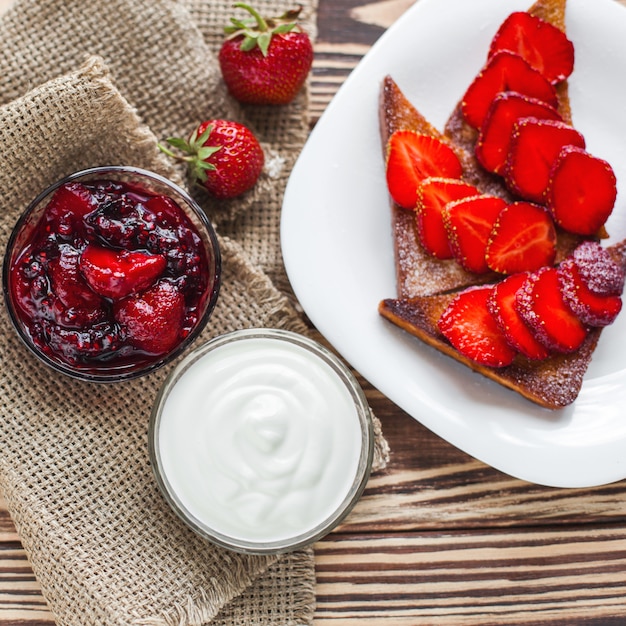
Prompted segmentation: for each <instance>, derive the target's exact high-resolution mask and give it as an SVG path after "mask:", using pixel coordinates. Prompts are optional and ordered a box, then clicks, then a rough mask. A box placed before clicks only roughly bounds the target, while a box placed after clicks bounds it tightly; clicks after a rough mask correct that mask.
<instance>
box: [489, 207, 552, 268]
mask: <svg viewBox="0 0 626 626" xmlns="http://www.w3.org/2000/svg"><path fill="white" fill-rule="evenodd" d="M555 257H556V229H555V227H554V222H553V221H552V218H551V217H550V214H549V213H548V212H547V211H546V209H544V208H543V207H542V206H539V205H537V204H532V203H530V202H513V203H511V204H509V205H508V206H507V207H505V208H504V209H503V210H502V211H501V212H500V214H499V215H498V218H497V220H496V222H495V224H494V225H493V229H492V230H491V234H490V235H489V241H488V243H487V250H486V252H485V259H486V261H487V265H488V266H489V268H490V269H492V270H493V271H494V272H500V273H502V274H514V273H516V272H534V271H535V270H538V269H539V268H540V267H543V266H544V265H552V264H553V263H554V259H555Z"/></svg>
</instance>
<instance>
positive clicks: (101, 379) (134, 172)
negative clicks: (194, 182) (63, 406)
mask: <svg viewBox="0 0 626 626" xmlns="http://www.w3.org/2000/svg"><path fill="white" fill-rule="evenodd" d="M107 174H111V175H118V176H121V175H124V174H127V175H129V176H137V177H140V178H147V179H149V180H152V181H154V182H156V183H158V184H160V185H163V186H164V187H166V188H168V189H171V190H172V191H173V192H174V193H175V194H178V196H180V197H181V198H182V199H183V200H184V201H185V203H186V204H187V205H188V207H189V208H190V210H191V211H192V212H193V214H194V216H195V217H196V218H197V219H198V220H199V221H200V223H201V224H202V227H203V228H204V229H205V231H206V235H207V238H208V241H209V245H210V248H211V254H212V256H213V265H214V266H215V267H214V271H215V275H214V279H213V285H212V287H211V289H210V294H209V297H208V299H207V304H206V309H205V311H204V313H203V315H202V317H201V318H200V319H199V320H198V323H197V324H196V326H195V327H194V328H193V330H192V332H190V333H189V335H188V336H187V337H185V339H184V340H183V341H181V342H180V344H178V345H177V346H176V347H175V348H174V349H173V350H172V351H171V352H169V353H168V354H166V355H165V356H163V357H161V358H160V359H157V360H156V361H154V362H152V363H149V364H147V365H145V366H143V367H140V368H137V369H135V370H129V371H112V372H111V373H110V374H107V373H105V372H104V371H103V372H98V373H90V372H81V371H80V370H79V369H76V368H72V367H71V366H69V365H67V364H63V363H60V362H59V361H55V360H54V359H51V358H50V357H48V356H47V355H46V354H45V353H43V352H41V351H40V350H38V349H37V348H36V347H35V346H34V345H33V344H32V341H31V340H30V338H29V337H28V334H27V333H26V332H25V331H24V329H23V328H22V325H21V324H20V323H19V321H18V319H17V315H16V313H15V310H14V306H13V303H12V298H11V294H10V276H9V274H10V272H9V266H10V264H11V256H12V253H13V248H14V245H15V243H16V240H17V238H18V237H19V236H20V234H21V231H22V228H23V227H24V225H25V224H26V223H27V222H28V219H29V218H30V216H31V215H32V213H33V212H34V211H35V210H36V209H37V207H38V206H39V205H40V204H41V202H43V201H44V200H45V199H46V198H47V197H48V196H50V195H51V194H53V193H54V192H55V191H56V190H57V189H58V188H59V187H61V186H62V185H65V184H66V183H69V182H72V181H75V180H81V179H85V178H94V177H97V176H106V175H107ZM221 270H222V258H221V250H220V245H219V241H218V238H217V234H216V232H215V229H214V228H213V225H212V224H211V221H210V220H209V218H208V217H207V215H206V213H205V212H204V211H203V210H202V208H201V207H200V205H199V204H198V203H197V202H196V200H194V198H193V197H192V196H191V195H190V194H189V193H188V192H187V191H186V190H185V189H183V188H182V187H181V186H180V185H178V184H176V183H175V182H174V181H172V180H170V179H169V178H166V177H165V176H163V175H161V174H158V173H156V172H153V171H151V170H148V169H144V168H141V167H137V166H133V165H98V166H94V167H89V168H85V169H82V170H77V171H75V172H72V173H71V174H68V175H66V176H64V177H62V178H60V179H58V180H57V181H55V182H54V183H52V184H51V185H49V186H48V187H46V188H45V189H44V190H43V191H41V192H39V193H38V194H37V195H36V196H35V198H34V199H33V200H31V201H30V202H29V203H28V205H27V206H26V208H25V209H24V211H22V213H21V214H20V216H19V217H18V219H17V221H16V222H15V225H14V226H13V229H12V230H11V234H10V236H9V239H8V240H7V245H6V249H5V253H4V259H3V266H2V291H3V296H4V301H5V304H6V307H7V312H8V314H9V319H10V321H11V324H12V326H13V328H14V329H15V331H16V333H17V335H18V337H19V338H20V340H21V342H22V343H23V345H25V346H26V348H28V350H29V351H30V352H31V353H32V354H34V355H35V356H36V357H37V358H38V359H39V360H40V361H41V362H42V363H45V364H46V365H47V366H48V367H50V368H51V369H53V370H54V371H57V372H60V373H62V374H64V375H66V376H69V377H70V378H74V379H78V380H83V381H88V382H96V383H116V382H125V381H128V380H132V379H134V378H138V377H140V376H145V375H147V374H151V373H152V372H154V371H156V370H158V369H160V368H161V367H163V366H164V365H166V364H168V363H170V362H171V361H172V360H174V359H175V358H176V357H178V356H180V354H181V353H182V352H183V351H184V350H185V349H186V348H187V347H188V346H189V345H190V344H191V343H192V342H193V341H194V340H195V339H196V338H197V337H198V335H199V334H200V333H201V332H202V330H203V329H204V328H205V327H206V325H207V323H208V321H209V318H210V316H211V313H212V312H213V309H214V308H215V305H216V302H217V298H218V295H219V291H220V287H221Z"/></svg>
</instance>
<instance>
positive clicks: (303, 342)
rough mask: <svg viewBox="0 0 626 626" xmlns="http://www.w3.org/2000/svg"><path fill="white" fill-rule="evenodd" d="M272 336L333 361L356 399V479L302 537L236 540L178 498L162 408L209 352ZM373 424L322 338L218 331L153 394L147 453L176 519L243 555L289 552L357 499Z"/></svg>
mask: <svg viewBox="0 0 626 626" xmlns="http://www.w3.org/2000/svg"><path fill="white" fill-rule="evenodd" d="M258 338H268V339H273V340H278V341H285V342H290V343H293V344H295V345H297V346H299V347H301V348H304V349H305V350H307V351H308V352H309V353H311V354H312V355H313V356H315V357H317V358H320V359H321V360H322V361H323V362H324V363H326V364H327V365H329V366H330V367H331V369H332V370H333V372H334V373H335V374H336V375H337V376H338V377H339V378H340V379H341V381H342V382H343V384H344V386H345V387H346V389H347V390H348V391H349V393H350V396H351V398H352V400H353V402H354V407H355V411H356V414H357V419H358V420H359V426H360V431H361V450H360V455H359V462H358V466H357V469H356V472H355V476H354V480H353V482H352V485H351V487H350V489H349V490H348V491H347V493H346V495H345V497H344V498H343V500H342V502H341V504H340V505H339V506H338V507H337V509H336V510H335V511H334V512H333V513H331V514H330V515H329V516H328V517H327V518H326V519H324V520H322V521H321V522H320V523H319V524H317V525H316V526H314V527H312V528H310V529H309V530H307V531H304V532H302V533H300V534H298V535H295V536H292V537H288V538H285V539H281V540H277V541H267V542H263V541H248V540H245V539H239V538H234V537H231V536H228V535H226V534H223V533H220V532H218V531H216V530H215V529H213V528H211V527H210V526H209V525H208V524H206V523H204V522H202V520H199V519H197V518H196V517H194V516H193V515H192V514H191V513H190V512H189V511H188V510H187V509H186V507H185V506H184V504H183V503H182V502H181V500H180V499H179V498H178V497H177V495H176V492H175V490H174V489H173V488H172V487H171V485H170V484H169V482H168V480H167V477H166V476H165V471H164V469H163V464H162V462H161V456H160V452H159V432H160V424H161V415H162V410H163V406H164V404H165V401H166V400H167V397H168V395H169V392H170V391H171V389H172V388H173V387H174V385H175V384H176V382H177V381H178V379H179V378H181V376H182V375H183V374H184V373H185V372H186V371H187V370H188V369H189V368H190V367H191V366H192V365H193V364H194V363H196V361H198V360H199V359H200V358H202V357H203V356H204V355H205V354H207V353H209V352H211V351H213V350H216V349H218V348H220V347H221V346H224V345H227V344H229V343H232V342H234V341H246V340H250V339H258ZM374 438H375V435H374V427H373V420H372V412H371V409H370V407H369V404H368V402H367V398H366V396H365V393H364V391H363V389H362V387H361V385H360V384H359V382H358V381H357V379H356V377H355V376H354V374H352V372H351V371H350V369H349V368H348V367H347V366H346V365H345V364H344V363H343V362H342V361H341V360H340V359H339V358H338V357H337V356H336V355H335V354H334V353H332V352H331V351H330V350H328V349H327V348H326V347H324V346H323V345H322V344H320V343H319V342H317V341H315V340H314V339H311V338H309V337H307V336H305V335H302V334H300V333H296V332H294V331H289V330H284V329H276V328H252V329H243V330H235V331H231V332H228V333H225V334H223V335H219V336H217V337H215V338H213V339H210V340H209V341H207V342H205V343H203V344H201V345H200V346H197V347H196V348H194V349H193V350H192V351H190V352H189V353H188V354H187V355H186V356H185V357H184V358H183V359H182V360H181V361H179V363H178V364H177V365H176V367H175V368H174V369H173V370H172V371H171V372H170V373H169V374H168V376H167V378H166V379H165V380H164V382H163V384H162V385H161V387H160V388H159V391H158V393H157V396H156V398H155V401H154V404H153V407H152V411H151V414H150V419H149V424H148V455H149V458H150V464H151V466H152V470H153V474H154V476H155V479H156V482H157V485H158V487H159V490H160V491H161V494H162V495H163V497H164V498H165V500H166V501H167V503H168V504H169V505H170V507H171V508H172V510H173V511H174V512H175V513H176V514H177V515H178V517H179V518H180V519H181V520H182V521H183V522H184V523H185V524H186V525H187V526H188V527H189V528H191V529H192V530H193V531H194V532H196V533H197V534H198V535H200V536H201V537H203V538H205V539H208V540H209V541H211V542H212V543H214V544H216V545H218V546H221V547H223V548H227V549H230V550H233V551H236V552H240V553H244V554H280V553H284V552H291V551H293V550H297V549H300V548H304V547H306V546H309V545H311V544H312V543H314V542H316V541H318V540H319V539H321V538H322V537H324V536H325V535H327V534H328V533H329V532H330V531H331V530H333V528H335V527H336V526H337V525H338V524H340V523H341V522H342V521H343V520H344V519H345V518H346V516H347V515H348V514H349V513H350V511H351V510H352V509H353V508H354V505H355V504H356V503H357V501H358V500H359V498H360V497H361V495H362V494H363V491H364V489H365V486H366V484H367V481H368V479H369V476H370V472H371V468H372V462H373V457H374Z"/></svg>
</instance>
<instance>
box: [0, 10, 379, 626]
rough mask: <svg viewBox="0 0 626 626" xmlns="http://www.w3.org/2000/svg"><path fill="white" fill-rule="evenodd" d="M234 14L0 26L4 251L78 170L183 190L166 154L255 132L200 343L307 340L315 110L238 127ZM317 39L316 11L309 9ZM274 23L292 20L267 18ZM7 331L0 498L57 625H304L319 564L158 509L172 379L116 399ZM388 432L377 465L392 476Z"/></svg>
mask: <svg viewBox="0 0 626 626" xmlns="http://www.w3.org/2000/svg"><path fill="white" fill-rule="evenodd" d="M230 4H231V3H230V0H206V1H205V2H200V0H181V1H180V2H174V1H171V0H107V1H106V2H105V1H104V0H23V1H19V0H18V2H17V3H16V5H15V6H14V7H13V8H12V9H11V10H10V11H9V12H8V13H7V14H6V15H5V16H3V18H2V19H1V20H0V104H1V105H2V106H0V154H1V155H2V165H1V167H0V190H1V192H0V235H1V252H2V254H4V250H5V248H6V243H7V239H8V237H9V233H10V231H11V228H12V227H13V225H14V223H15V221H16V220H17V218H18V215H19V214H20V213H21V211H22V210H23V209H24V208H25V206H26V204H27V203H28V202H29V201H30V200H31V199H32V198H33V197H34V196H35V195H36V194H37V192H39V191H40V190H41V189H43V188H44V187H45V186H47V185H48V184H50V183H51V182H53V181H55V180H57V179H58V178H59V177H61V176H63V175H65V174H68V173H70V172H72V171H75V170H77V169H81V168H84V167H88V166H94V165H103V164H128V165H136V166H141V167H144V168H147V169H151V170H153V171H156V172H159V173H161V174H164V175H165V176H168V177H170V178H172V179H174V180H176V181H178V182H180V183H182V184H187V183H188V181H186V180H185V173H184V171H183V170H180V169H176V167H177V166H176V167H175V166H173V165H172V163H171V162H168V161H167V160H166V157H164V156H163V155H162V154H161V153H160V152H159V151H158V149H157V147H156V145H157V141H158V140H160V139H163V138H165V137H166V136H169V135H180V134H186V133H187V132H189V130H190V128H191V127H192V125H193V124H195V123H198V122H199V121H201V120H202V119H205V118H207V117H212V116H216V117H230V118H232V119H238V120H239V121H242V122H244V123H247V124H248V125H249V126H251V127H252V128H253V129H254V130H255V132H256V133H257V135H258V136H259V138H260V139H261V141H262V143H263V146H264V148H265V151H266V156H267V166H266V168H265V172H264V174H263V177H262V180H261V181H260V183H259V185H258V186H257V187H256V188H255V190H254V191H252V192H250V193H249V194H247V196H245V197H244V198H242V199H240V200H238V201H233V202H230V203H227V204H222V205H217V204H215V203H214V202H211V201H209V200H208V198H207V196H206V194H204V193H202V192H198V191H197V190H194V192H193V193H194V194H195V195H196V196H197V197H198V199H200V200H201V202H202V204H203V206H204V208H205V210H206V211H207V213H208V214H209V215H210V217H211V218H212V219H213V221H214V223H215V224H216V225H217V227H218V233H219V239H220V244H221V249H222V255H223V284H222V289H221V293H220V298H219V301H218V305H217V307H216V309H215V312H214V314H213V316H212V319H211V321H210V323H209V327H208V329H207V330H206V331H205V332H204V334H203V337H202V338H201V339H200V341H202V340H205V339H208V338H209V337H212V336H215V335H219V334H222V333H224V332H227V331H231V330H235V329H239V328H247V327H262V326H270V327H276V328H287V329H291V330H295V331H298V332H303V333H307V332H308V328H307V326H306V325H305V323H304V321H303V319H302V318H301V315H300V314H299V313H298V311H297V309H296V307H295V306H294V303H293V298H292V294H291V293H290V292H289V286H288V284H287V281H286V276H285V273H284V269H283V265H282V259H281V256H280V246H279V215H280V205H281V200H282V193H283V190H284V185H285V183H286V181H287V177H288V175H289V172H290V170H291V166H292V164H293V163H294V161H295V159H296V157H297V155H298V152H299V150H300V148H301V147H302V144H303V142H304V141H305V139H306V136H307V132H308V120H307V116H306V107H307V92H306V90H304V91H303V93H302V94H301V95H300V96H299V98H298V100H297V101H296V102H295V103H294V104H292V105H289V106H286V107H281V108H278V109H276V108H274V109H273V108H267V107H256V108H255V107H248V108H247V109H246V110H242V109H241V108H240V107H238V106H237V105H236V104H235V103H233V102H232V101H231V100H230V99H229V98H228V96H227V94H226V92H225V90H224V88H223V85H222V82H221V78H220V75H219V69H218V66H217V64H216V62H215V55H214V53H215V50H216V49H217V47H218V46H219V42H220V41H221V37H222V31H221V29H222V27H223V25H224V24H225V23H226V22H227V16H228V14H229V13H230V10H231V9H230ZM301 4H303V5H304V10H303V16H304V18H305V22H306V24H307V26H308V28H309V29H311V32H312V29H313V21H314V18H315V9H316V6H315V4H314V0H305V1H304V2H301ZM256 5H257V6H258V7H259V8H260V9H261V10H263V11H270V12H276V11H278V10H282V9H283V8H284V5H279V4H278V3H275V2H274V1H267V0H265V1H260V2H256ZM1 315H2V319H1V320H0V323H1V324H2V326H1V329H0V353H1V358H2V368H1V371H0V393H1V397H2V400H1V403H0V411H1V413H0V484H1V486H2V489H3V492H4V496H5V498H6V502H7V506H8V508H9V510H10V512H11V515H12V517H13V519H14V521H15V523H16V525H17V528H18V531H19V534H20V537H21V539H22V542H23V545H24V548H25V550H26V551H27V554H28V556H29V559H30V562H31V563H32V566H33V569H34V571H35V574H36V575H37V578H38V580H39V582H40V584H41V587H42V589H43V592H44V595H45V597H46V599H47V601H48V603H49V605H50V608H51V610H52V611H53V613H54V615H55V619H56V620H57V623H58V624H67V625H70V624H71V625H78V624H85V625H87V624H88V625H94V626H96V625H97V626H106V625H121V624H141V625H154V626H156V625H166V624H167V625H170V624H171V625H178V626H185V625H192V624H209V623H210V624H216V625H218V624H242V625H243V624H246V625H249V624H250V625H251V624H263V625H266V624H272V625H273V624H276V625H278V624H280V625H287V624H309V623H311V622H312V615H313V610H314V606H315V572H314V562H313V554H312V551H311V550H310V549H308V550H300V551H297V552H294V553H292V554H288V555H284V556H281V557H276V556H244V555H239V554H236V553H232V552H229V551H226V550H223V549H220V548H218V547H215V546H213V545H211V544H209V543H208V542H206V541H204V540H202V539H199V538H198V537H197V536H196V535H194V534H193V533H192V532H191V531H189V530H188V529H187V528H186V527H185V526H184V525H183V524H182V523H181V522H180V521H179V520H178V518H177V517H175V515H174V514H173V513H172V512H171V511H170V509H169V507H168V506H167V504H166V503H165V501H164V500H163V498H162V497H161V495H160V494H159V492H158V490H157V487H156V483H155V481H154V479H153V476H152V472H151V468H150V466H149V460H148V456H147V421H148V416H149V412H150V408H151V406H152V402H153V400H154V397H155V394H156V391H157V389H158V387H159V385H160V383H161V382H162V380H163V378H164V377H165V375H166V374H167V371H168V370H169V368H166V369H164V370H162V371H160V372H157V373H155V374H153V375H151V376H149V377H146V378H143V379H140V380H136V381H132V382H128V383H124V384H118V385H97V384H88V383H81V382H78V381H71V380H69V379H67V378H65V377H60V376H57V375H55V374H54V373H53V372H52V371H51V370H50V369H48V368H46V367H44V366H42V365H40V364H39V363H38V362H37V361H36V360H35V359H34V358H33V357H31V356H30V354H29V353H27V352H26V351H25V349H24V348H23V346H22V345H21V344H20V342H19V341H18V340H17V337H16V336H15V334H14V333H13V331H12V330H11V328H10V324H9V320H8V317H7V313H6V310H5V308H4V306H3V307H2V313H1ZM375 424H376V428H377V431H378V432H377V447H376V451H377V454H376V461H375V465H376V466H377V467H380V466H382V465H383V464H384V462H385V459H386V443H385V441H384V438H383V437H382V435H381V433H380V429H379V423H378V421H377V420H376V422H375Z"/></svg>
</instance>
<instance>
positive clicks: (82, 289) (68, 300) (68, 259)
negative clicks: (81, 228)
mask: <svg viewBox="0 0 626 626" xmlns="http://www.w3.org/2000/svg"><path fill="white" fill-rule="evenodd" d="M79 258H80V253H79V252H78V250H76V249H75V248H73V247H72V246H69V245H62V246H61V247H60V254H59V256H58V257H55V258H54V259H52V260H51V261H50V263H49V264H48V274H49V277H50V287H51V290H52V294H53V296H54V297H55V302H54V305H53V309H54V315H55V321H56V322H57V323H58V324H60V325H61V326H64V327H66V328H82V327H84V326H90V325H91V324H94V323H96V322H100V321H102V320H103V319H104V318H105V317H106V311H105V309H104V302H103V300H102V298H101V297H100V296H99V295H98V294H97V293H95V292H93V291H92V290H91V289H90V288H89V285H88V284H87V283H86V282H85V279H84V278H83V276H82V275H81V273H80V271H79Z"/></svg>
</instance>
